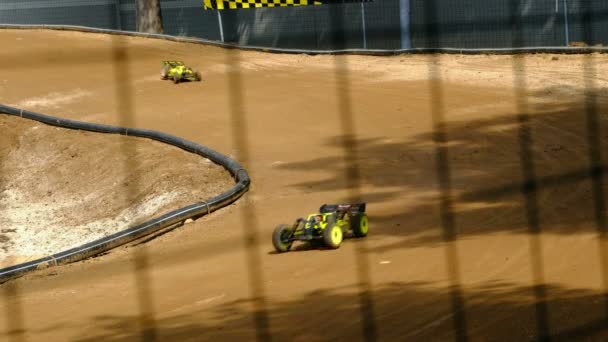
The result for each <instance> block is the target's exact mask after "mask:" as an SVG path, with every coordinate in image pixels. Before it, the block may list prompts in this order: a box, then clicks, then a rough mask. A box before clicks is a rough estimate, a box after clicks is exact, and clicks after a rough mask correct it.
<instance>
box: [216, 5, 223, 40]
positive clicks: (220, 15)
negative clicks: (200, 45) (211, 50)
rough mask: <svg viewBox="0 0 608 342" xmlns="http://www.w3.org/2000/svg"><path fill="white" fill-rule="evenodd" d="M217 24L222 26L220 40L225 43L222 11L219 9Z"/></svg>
mask: <svg viewBox="0 0 608 342" xmlns="http://www.w3.org/2000/svg"><path fill="white" fill-rule="evenodd" d="M216 12H217V25H218V26H219V28H220V40H221V41H222V43H224V25H223V24H222V14H221V13H220V10H219V9H217V10H216Z"/></svg>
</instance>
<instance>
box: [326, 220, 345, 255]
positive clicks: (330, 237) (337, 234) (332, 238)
mask: <svg viewBox="0 0 608 342" xmlns="http://www.w3.org/2000/svg"><path fill="white" fill-rule="evenodd" d="M342 239H343V235H342V228H340V226H338V225H337V224H335V223H330V224H328V225H327V227H325V229H324V230H323V242H325V245H326V246H327V247H329V248H333V249H336V248H338V247H340V244H341V243H342Z"/></svg>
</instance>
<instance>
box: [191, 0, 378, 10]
mask: <svg viewBox="0 0 608 342" xmlns="http://www.w3.org/2000/svg"><path fill="white" fill-rule="evenodd" d="M372 1H373V0H341V1H335V0H333V1H332V0H203V5H204V7H205V9H218V10H223V9H238V8H255V7H284V6H308V5H323V4H330V3H348V2H372Z"/></svg>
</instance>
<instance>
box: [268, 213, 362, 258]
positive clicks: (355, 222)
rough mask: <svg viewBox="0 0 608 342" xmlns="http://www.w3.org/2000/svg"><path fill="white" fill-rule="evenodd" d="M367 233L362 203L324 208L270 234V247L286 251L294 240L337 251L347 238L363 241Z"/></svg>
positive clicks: (279, 227) (282, 225)
mask: <svg viewBox="0 0 608 342" xmlns="http://www.w3.org/2000/svg"><path fill="white" fill-rule="evenodd" d="M368 229H369V227H368V220H367V215H366V214H365V203H356V204H324V205H322V206H321V208H320V209H319V212H318V213H314V214H310V215H308V217H307V218H306V219H304V218H299V219H297V220H296V221H295V223H294V224H293V225H288V224H280V225H278V226H277V227H276V228H275V229H274V232H273V233H272V244H273V245H274V248H275V249H276V251H277V252H279V253H283V252H287V251H289V250H290V249H291V245H292V244H293V242H294V241H296V240H299V241H308V242H322V243H323V244H324V245H325V246H327V247H329V248H333V249H336V248H338V247H340V244H341V243H342V240H343V238H344V236H345V235H346V234H349V235H352V236H355V237H364V236H367V232H368Z"/></svg>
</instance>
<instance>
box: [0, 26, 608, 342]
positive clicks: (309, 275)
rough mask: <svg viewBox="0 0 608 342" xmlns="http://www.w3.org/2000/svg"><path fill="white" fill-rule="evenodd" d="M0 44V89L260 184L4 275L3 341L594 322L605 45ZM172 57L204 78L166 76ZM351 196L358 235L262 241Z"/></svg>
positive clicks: (24, 38) (385, 335)
mask: <svg viewBox="0 0 608 342" xmlns="http://www.w3.org/2000/svg"><path fill="white" fill-rule="evenodd" d="M0 43H2V46H12V48H11V49H10V50H8V51H2V52H1V55H0V56H1V58H2V60H3V63H1V64H0V68H2V70H0V101H2V102H3V103H7V104H13V105H16V106H20V107H24V108H27V109H31V110H35V111H40V112H45V113H49V114H55V115H60V116H63V117H67V118H71V119H77V120H84V121H91V122H101V123H108V124H122V125H125V126H133V127H140V128H148V129H155V130H161V131H164V132H167V133H170V134H174V135H178V136H181V137H184V138H186V139H189V140H192V141H196V142H199V143H202V144H205V145H207V146H210V147H211V148H213V149H216V150H218V151H222V152H224V153H226V154H230V155H233V156H235V157H236V158H237V160H239V161H241V162H242V163H243V164H244V166H245V167H246V168H247V169H248V170H249V171H250V172H251V175H252V179H253V187H252V190H251V192H250V193H248V194H247V195H246V196H245V197H244V198H243V199H241V200H240V201H238V202H237V203H236V204H235V205H232V206H230V207H228V208H226V209H223V210H221V211H219V212H218V213H216V214H214V215H211V216H210V217H205V218H203V219H201V220H198V221H196V222H195V223H194V224H192V225H186V226H184V227H182V228H180V229H177V230H175V231H173V232H171V233H169V234H166V235H163V236H161V237H159V238H157V239H154V240H152V241H148V242H147V243H145V244H140V245H137V246H134V247H130V248H123V249H120V250H117V251H114V252H112V253H109V254H107V255H105V256H103V257H99V258H94V259H90V260H87V261H85V262H80V263H75V264H71V265H68V266H66V267H59V268H50V269H48V270H42V271H39V272H36V273H33V274H30V275H28V276H25V277H23V278H20V279H17V280H15V281H11V282H8V283H5V284H3V285H1V288H0V289H1V290H2V294H3V296H2V298H3V301H1V302H0V303H2V304H1V305H2V307H1V308H0V310H4V313H5V314H4V317H5V319H4V320H3V321H0V333H1V334H3V335H0V336H4V337H9V338H15V339H16V338H24V339H26V340H58V341H59V340H72V341H99V340H109V341H130V340H133V339H138V338H140V337H141V336H143V337H147V338H150V339H152V338H157V339H159V340H191V341H200V340H236V339H240V340H251V339H253V338H255V337H256V333H257V334H258V336H261V337H265V336H267V335H264V333H265V332H267V333H268V334H269V335H271V336H272V337H273V338H274V339H276V340H290V341H292V340H295V341H308V340H349V341H350V340H362V339H363V338H364V333H363V332H364V329H363V328H367V330H366V331H367V332H368V333H371V334H375V336H377V337H378V338H379V339H381V340H387V341H394V340H421V341H426V340H450V339H453V338H455V337H457V336H459V337H463V336H464V337H468V338H470V339H471V340H513V341H522V340H535V339H537V338H539V337H542V336H543V335H552V336H554V337H558V338H561V339H565V340H570V339H573V338H575V337H583V338H586V339H588V340H606V339H607V338H608V330H607V328H606V326H607V325H606V324H605V319H606V316H605V315H606V314H607V312H608V311H607V310H606V308H607V307H608V306H606V305H607V304H606V303H605V298H604V297H603V293H604V286H605V282H603V280H602V277H606V272H608V271H607V270H606V268H605V265H607V264H608V262H604V263H603V266H602V256H603V255H604V254H602V252H601V251H602V250H606V249H605V248H608V247H606V246H605V245H606V244H605V243H601V242H600V241H599V240H598V234H597V231H598V229H597V227H598V224H601V223H602V220H605V217H606V216H605V215H606V213H605V212H604V211H602V210H605V204H603V202H602V201H599V200H597V198H600V197H601V196H600V195H603V194H604V193H605V192H606V190H608V189H606V186H605V185H603V186H597V185H598V184H602V183H600V182H598V181H597V179H599V178H596V181H593V179H592V178H591V176H590V175H591V174H592V172H591V171H590V170H591V169H590V165H591V160H592V159H593V158H595V156H597V152H598V151H599V152H600V154H601V153H603V151H605V150H606V139H607V138H608V130H607V129H606V127H607V126H606V125H607V124H608V122H606V121H607V118H606V116H605V115H604V114H601V113H605V110H606V107H607V106H606V105H607V100H608V98H607V95H608V93H607V91H606V89H607V88H606V85H607V83H608V74H607V73H606V66H607V64H608V57H606V56H603V55H585V56H565V55H555V56H554V55H531V56H525V57H515V58H513V57H511V56H483V55H480V56H458V55H442V56H425V55H414V56H395V57H362V56H348V57H331V56H299V55H272V54H266V53H258V52H239V51H236V50H223V49H220V48H214V47H204V46H197V45H191V44H179V43H171V42H164V41H159V40H146V39H139V38H121V37H114V36H103V35H95V34H82V33H71V32H46V31H14V30H6V31H0ZM166 59H178V60H184V61H185V62H187V63H188V64H190V65H192V66H193V67H195V68H198V69H200V70H201V71H202V74H203V82H201V83H187V84H180V85H177V86H176V85H173V84H171V83H170V82H163V81H160V80H159V79H158V78H159V77H158V76H159V74H158V70H159V67H160V61H161V60H166ZM119 81H120V82H119ZM593 114H597V115H593ZM433 119H434V120H433ZM522 127H523V128H525V129H522ZM434 132H435V134H434ZM441 132H443V133H444V135H442V134H441ZM437 133H439V134H437ZM604 157H605V156H604ZM438 165H439V166H440V167H438ZM522 165H523V166H522ZM524 175H526V176H534V179H536V182H535V183H530V182H528V183H525V182H524V178H525V177H524ZM526 184H527V185H526ZM603 184H606V183H605V182H604V183H603ZM524 185H526V186H524ZM594 185H595V186H594ZM522 189H527V192H526V194H527V195H526V196H524V194H523V193H522ZM535 190H536V191H535ZM349 199H359V200H364V201H366V202H367V203H368V212H369V216H370V235H369V237H368V238H366V239H361V240H347V241H345V242H344V244H343V245H342V246H341V247H340V248H339V249H338V250H332V251H330V250H314V249H313V250H306V249H304V250H298V251H294V252H291V253H287V254H282V255H277V254H274V253H273V252H272V245H271V243H270V234H271V232H272V229H273V227H274V226H275V225H276V224H278V223H282V222H290V221H291V220H293V219H294V218H296V217H299V216H302V215H304V214H307V213H308V212H311V211H314V210H316V209H317V208H318V206H319V205H320V204H322V203H326V202H339V201H345V200H349ZM446 213H447V214H446ZM450 213H451V214H452V215H450ZM604 260H606V259H605V258H604ZM538 303H541V304H538ZM362 308H363V309H362ZM256 312H257V313H256ZM264 313H265V314H266V315H264ZM366 315H367V316H366ZM264 317H265V318H266V319H264ZM372 317H373V320H371V319H370V318H372ZM372 322H373V324H372ZM455 326H456V327H457V328H458V330H457V331H456V330H455V329H454V327H455ZM370 329H371V330H370Z"/></svg>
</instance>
